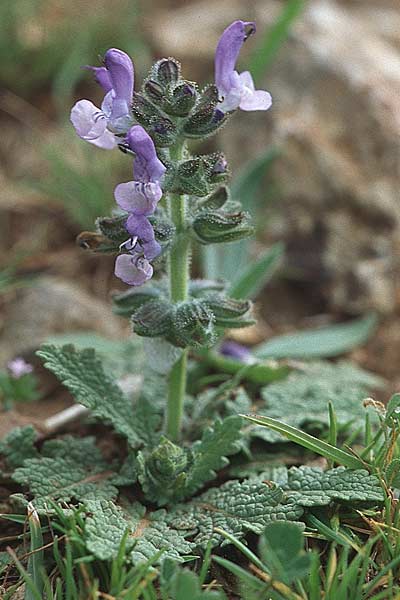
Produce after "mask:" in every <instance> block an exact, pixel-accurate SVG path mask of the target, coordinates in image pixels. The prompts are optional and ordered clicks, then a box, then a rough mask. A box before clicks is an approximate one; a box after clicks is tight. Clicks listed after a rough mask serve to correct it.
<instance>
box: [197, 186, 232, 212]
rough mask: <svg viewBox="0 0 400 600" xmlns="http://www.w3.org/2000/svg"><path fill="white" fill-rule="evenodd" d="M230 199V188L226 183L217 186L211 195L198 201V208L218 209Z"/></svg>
mask: <svg viewBox="0 0 400 600" xmlns="http://www.w3.org/2000/svg"><path fill="white" fill-rule="evenodd" d="M228 199H229V190H228V188H227V187H226V186H225V185H222V186H221V187H219V188H217V189H216V190H215V191H214V192H213V193H212V194H210V196H207V198H204V200H200V201H199V202H198V203H197V208H198V210H218V209H219V208H222V207H223V206H224V204H225V203H226V202H227V201H228Z"/></svg>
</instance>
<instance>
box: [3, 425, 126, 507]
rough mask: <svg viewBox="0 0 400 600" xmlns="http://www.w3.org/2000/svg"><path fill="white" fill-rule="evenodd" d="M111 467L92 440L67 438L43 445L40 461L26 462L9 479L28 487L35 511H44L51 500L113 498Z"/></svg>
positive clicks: (113, 488) (114, 489)
mask: <svg viewBox="0 0 400 600" xmlns="http://www.w3.org/2000/svg"><path fill="white" fill-rule="evenodd" d="M113 467H114V466H113V465H110V464H109V463H107V462H105V460H104V459H103V457H102V455H101V452H100V450H99V449H98V448H97V447H96V445H95V441H94V438H92V437H88V438H73V437H71V436H67V437H66V438H64V439H57V440H51V441H48V442H45V443H44V444H43V448H42V452H41V456H40V458H28V459H26V460H25V461H24V464H23V466H22V467H19V468H18V469H16V470H15V472H14V473H13V476H12V478H13V479H14V481H16V482H18V483H20V484H22V485H24V486H27V487H28V488H29V491H30V493H31V494H32V495H33V496H34V500H33V505H34V506H35V508H36V509H45V508H46V507H47V508H48V507H50V506H51V504H52V502H54V501H58V502H75V501H77V500H84V499H86V498H91V497H99V498H115V497H116V496H117V495H118V490H117V488H116V487H115V485H114V484H113V478H114V477H115V475H116V474H115V468H113Z"/></svg>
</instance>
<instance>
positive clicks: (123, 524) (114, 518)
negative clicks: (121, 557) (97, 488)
mask: <svg viewBox="0 0 400 600" xmlns="http://www.w3.org/2000/svg"><path fill="white" fill-rule="evenodd" d="M85 509H86V511H87V513H88V516H87V517H86V519H85V529H84V539H85V541H86V546H87V549H88V550H89V552H91V553H92V554H94V556H95V557H96V558H99V559H100V560H111V559H113V558H115V557H116V556H117V554H118V550H119V547H120V545H121V541H122V538H123V537H124V535H125V532H126V530H127V529H129V523H128V519H127V517H126V515H125V514H124V513H123V511H122V509H121V508H120V507H119V506H117V505H116V504H114V502H112V501H111V500H105V499H102V498H93V499H92V500H87V501H86V502H85Z"/></svg>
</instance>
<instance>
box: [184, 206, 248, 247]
mask: <svg viewBox="0 0 400 600" xmlns="http://www.w3.org/2000/svg"><path fill="white" fill-rule="evenodd" d="M192 227H193V231H194V233H195V235H196V238H197V240H198V241H199V242H201V243H202V244H219V243H223V242H233V241H235V240H240V239H242V238H245V237H248V236H249V235H252V234H253V233H254V228H253V226H252V225H251V224H250V215H249V214H248V213H246V212H238V213H233V214H227V213H222V212H211V211H208V212H201V213H199V214H198V215H197V216H196V217H195V218H194V220H193V223H192Z"/></svg>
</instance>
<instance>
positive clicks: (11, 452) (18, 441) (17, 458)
mask: <svg viewBox="0 0 400 600" xmlns="http://www.w3.org/2000/svg"><path fill="white" fill-rule="evenodd" d="M36 438H37V433H36V431H35V429H34V427H32V425H28V426H27V427H17V428H16V429H13V430H12V431H10V433H9V434H8V435H7V436H6V437H5V439H4V440H3V441H2V442H0V454H1V455H3V456H5V458H6V461H7V466H8V467H9V468H10V469H15V468H17V467H20V466H21V465H22V464H23V462H24V460H25V459H27V458H35V457H37V456H38V455H39V453H38V451H37V449H36V448H35V441H36Z"/></svg>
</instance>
